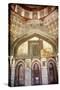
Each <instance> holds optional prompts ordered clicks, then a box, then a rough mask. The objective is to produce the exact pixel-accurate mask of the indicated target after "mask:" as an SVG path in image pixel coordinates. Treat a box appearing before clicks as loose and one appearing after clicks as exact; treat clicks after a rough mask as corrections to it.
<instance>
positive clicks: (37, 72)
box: [31, 59, 42, 85]
mask: <svg viewBox="0 0 60 90" xmlns="http://www.w3.org/2000/svg"><path fill="white" fill-rule="evenodd" d="M31 76H32V77H31V83H32V85H40V84H41V83H42V80H41V63H40V60H38V59H34V60H32V64H31Z"/></svg>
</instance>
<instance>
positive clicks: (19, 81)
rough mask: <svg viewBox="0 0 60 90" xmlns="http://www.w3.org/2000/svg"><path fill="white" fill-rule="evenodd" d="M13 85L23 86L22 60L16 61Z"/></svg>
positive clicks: (23, 64) (23, 65) (23, 71)
mask: <svg viewBox="0 0 60 90" xmlns="http://www.w3.org/2000/svg"><path fill="white" fill-rule="evenodd" d="M15 85H16V86H24V85H25V63H24V61H23V60H20V61H17V63H16V66H15Z"/></svg>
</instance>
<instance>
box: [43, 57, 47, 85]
mask: <svg viewBox="0 0 60 90" xmlns="http://www.w3.org/2000/svg"><path fill="white" fill-rule="evenodd" d="M41 68H42V84H43V85H46V84H48V72H47V60H46V58H42V59H41Z"/></svg>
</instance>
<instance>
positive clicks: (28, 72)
mask: <svg viewBox="0 0 60 90" xmlns="http://www.w3.org/2000/svg"><path fill="white" fill-rule="evenodd" d="M25 85H26V86H30V85H31V59H26V60H25Z"/></svg>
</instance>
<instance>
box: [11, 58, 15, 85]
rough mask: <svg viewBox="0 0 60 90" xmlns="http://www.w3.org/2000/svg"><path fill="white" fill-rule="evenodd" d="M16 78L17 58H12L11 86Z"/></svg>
mask: <svg viewBox="0 0 60 90" xmlns="http://www.w3.org/2000/svg"><path fill="white" fill-rule="evenodd" d="M14 78H15V59H14V58H13V59H12V63H11V86H12V87H13V86H14Z"/></svg>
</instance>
